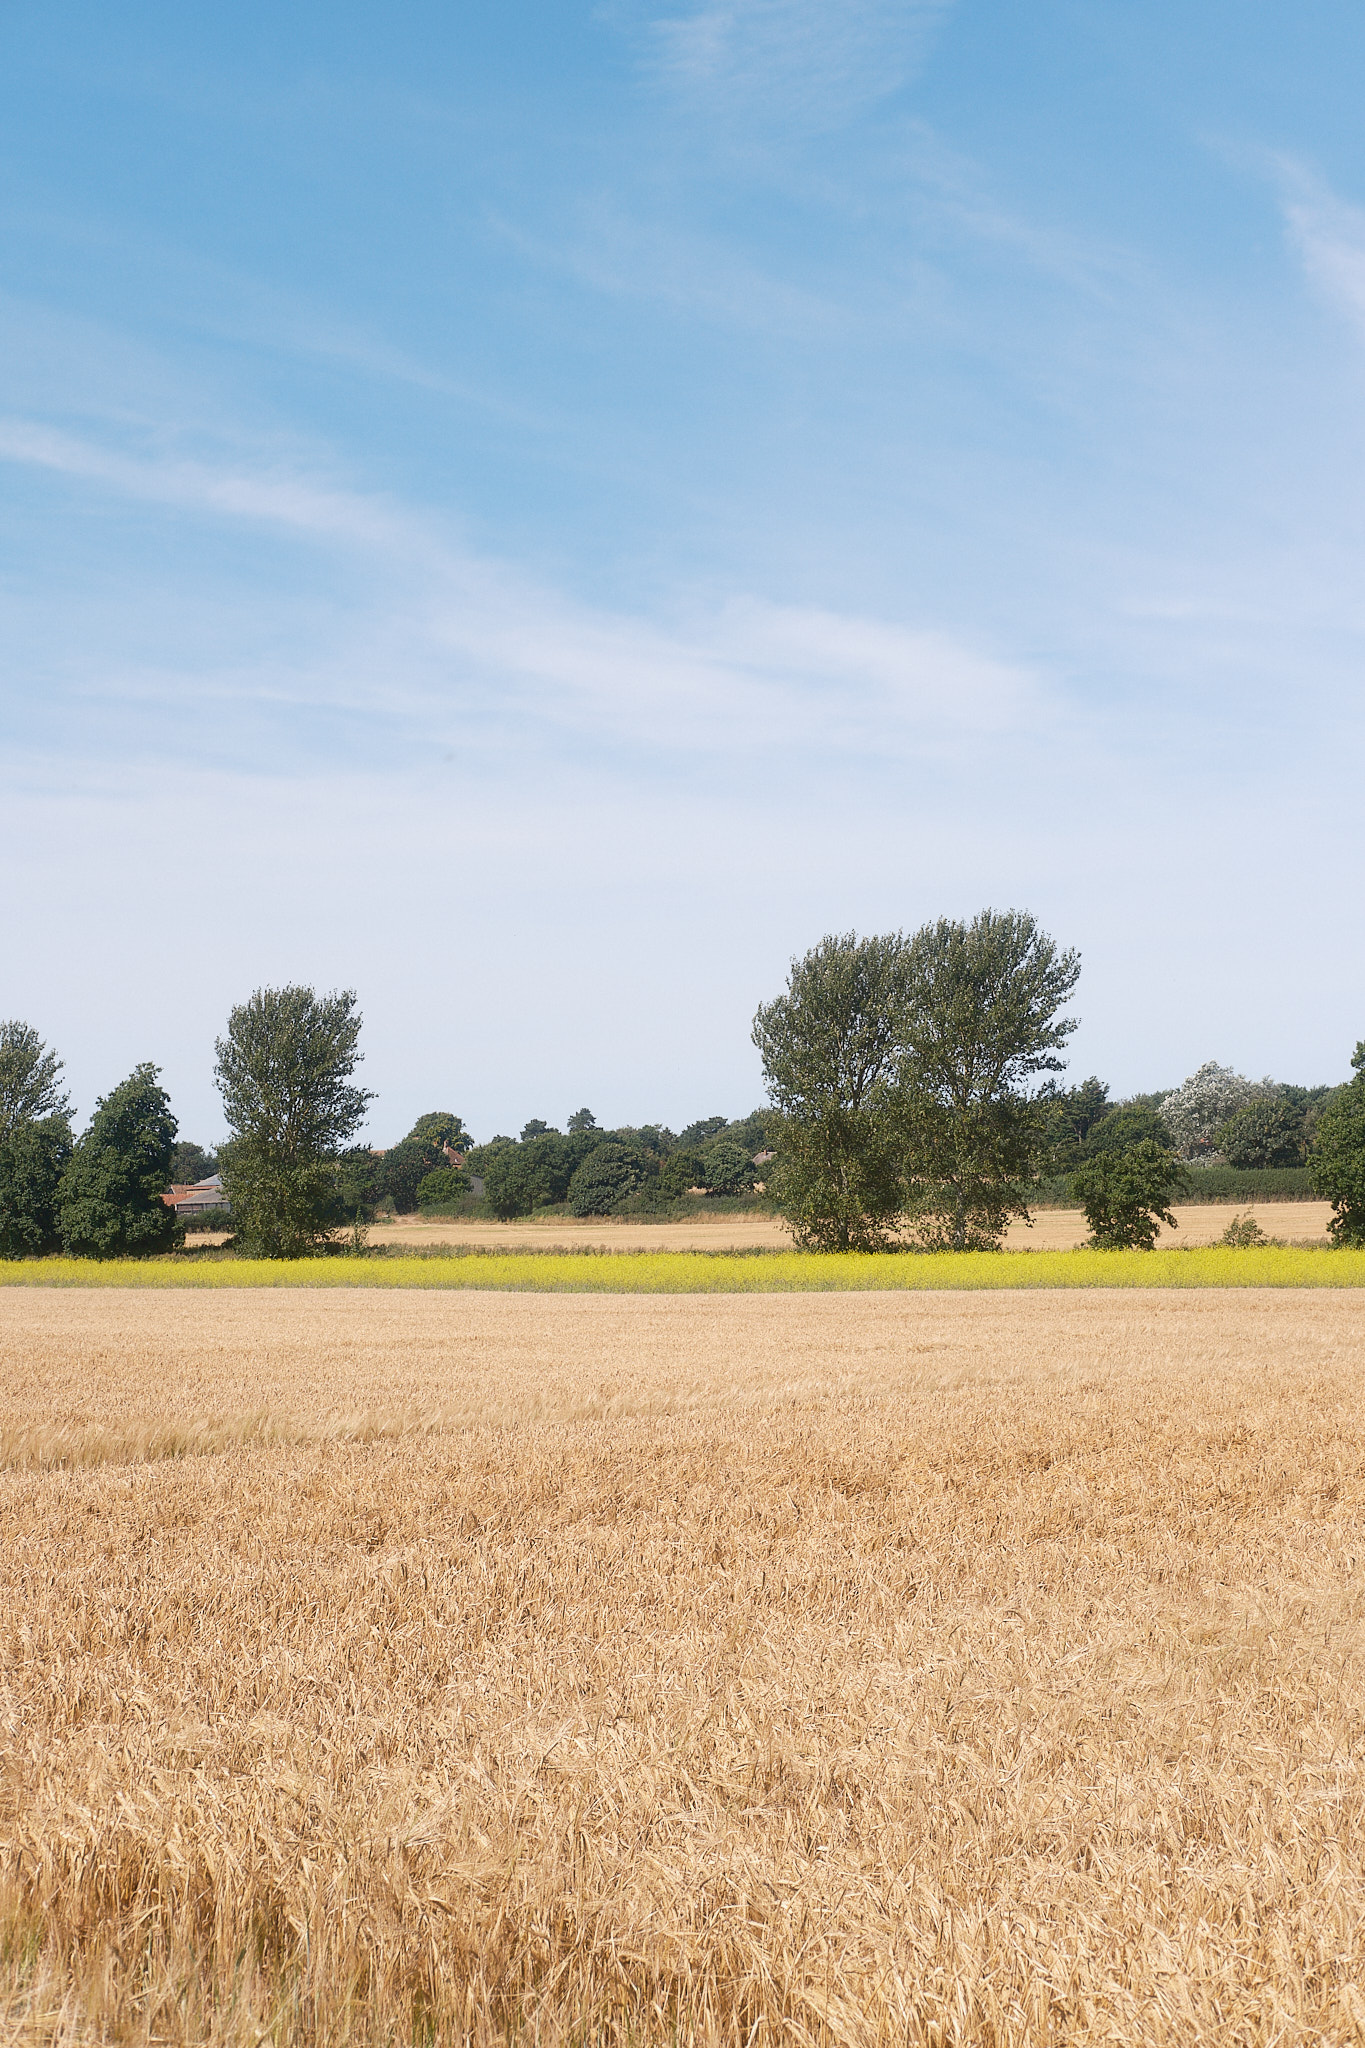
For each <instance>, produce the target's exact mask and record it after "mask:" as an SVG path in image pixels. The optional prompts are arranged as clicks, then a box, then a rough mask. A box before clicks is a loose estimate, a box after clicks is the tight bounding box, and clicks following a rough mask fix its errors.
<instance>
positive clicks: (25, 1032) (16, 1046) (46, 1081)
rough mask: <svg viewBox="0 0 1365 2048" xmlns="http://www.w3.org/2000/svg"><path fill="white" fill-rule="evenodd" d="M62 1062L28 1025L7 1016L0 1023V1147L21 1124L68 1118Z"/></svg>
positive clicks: (68, 1102)
mask: <svg viewBox="0 0 1365 2048" xmlns="http://www.w3.org/2000/svg"><path fill="white" fill-rule="evenodd" d="M61 1071H62V1063H61V1061H60V1060H59V1059H58V1057H57V1055H56V1053H55V1052H53V1051H52V1049H51V1048H50V1047H49V1046H46V1045H44V1043H43V1041H42V1039H41V1038H40V1037H39V1036H38V1034H37V1032H36V1031H35V1030H34V1029H33V1026H32V1025H31V1024H24V1023H21V1022H20V1020H19V1018H17V1017H11V1018H10V1020H9V1022H8V1023H4V1024H0V1144H3V1143H4V1141H5V1140H6V1139H7V1138H9V1137H11V1136H12V1135H13V1134H14V1132H15V1131H17V1130H18V1129H19V1127H20V1125H21V1124H34V1123H43V1122H45V1121H46V1120H47V1118H49V1117H54V1116H55V1117H62V1118H66V1117H69V1116H70V1114H71V1100H70V1097H69V1096H68V1095H66V1094H65V1093H64V1092H63V1089H62V1087H61V1084H60V1080H59V1076H60V1074H61Z"/></svg>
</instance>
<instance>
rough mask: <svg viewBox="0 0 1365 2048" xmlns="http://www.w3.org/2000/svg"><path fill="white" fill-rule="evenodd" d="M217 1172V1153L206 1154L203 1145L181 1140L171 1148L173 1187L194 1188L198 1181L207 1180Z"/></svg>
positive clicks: (171, 1181) (171, 1182)
mask: <svg viewBox="0 0 1365 2048" xmlns="http://www.w3.org/2000/svg"><path fill="white" fill-rule="evenodd" d="M217 1171H218V1154H217V1153H216V1152H206V1151H205V1150H204V1147H203V1146H202V1145H195V1144H192V1143H191V1141H190V1140H189V1139H188V1138H181V1139H180V1140H179V1141H178V1142H177V1143H176V1144H175V1145H174V1146H173V1147H172V1148H171V1178H170V1183H169V1184H170V1186H171V1187H193V1186H194V1184H195V1182H196V1181H200V1180H207V1179H208V1178H209V1176H210V1175H211V1174H215V1173H217Z"/></svg>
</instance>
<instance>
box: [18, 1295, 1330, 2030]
mask: <svg viewBox="0 0 1365 2048" xmlns="http://www.w3.org/2000/svg"><path fill="white" fill-rule="evenodd" d="M1363 1340H1365V1294H1362V1293H1360V1292H1340V1293H1338V1292H1334V1291H1330V1290H1319V1291H1311V1292H1289V1291H1284V1292H1273V1293H1272V1292H1258V1291H1256V1290H1247V1289H1243V1290H1239V1291H1237V1292H1235V1293H1225V1292H1219V1291H1216V1290H1209V1291H1202V1292H1201V1291H1183V1292H1141V1291H1128V1292H1125V1293H1121V1294H1110V1293H1097V1292H1067V1293H1046V1292H1034V1293H1023V1294H1012V1293H1003V1292H1000V1293H989V1294H946V1295H944V1294H938V1295H936V1294H925V1293H919V1294H913V1295H903V1294H860V1295H847V1294H841V1295H797V1296H790V1295H786V1296H773V1295H751V1296H729V1297H690V1296H681V1297H680V1296H628V1297H620V1296H581V1295H576V1296H556V1295H549V1296H547V1295H525V1294H521V1295H509V1294H501V1295H498V1294H478V1293H470V1292H461V1293H427V1292H423V1293H403V1292H396V1291H392V1292H379V1291H376V1292H364V1293H356V1292H341V1291H338V1292H335V1293H332V1292H327V1291H313V1292H309V1293H291V1292H287V1291H278V1292H272V1291H240V1292H213V1293H207V1292H206V1293H199V1294H188V1293H162V1292H156V1293H137V1292H131V1291H126V1290H124V1291H119V1292H116V1293H115V1292H109V1293H100V1292H97V1291H93V1290H91V1291H72V1292H61V1291H45V1290H29V1289H13V1290H7V1291H6V1292H4V1293H3V1294H0V1466H3V1470H0V1537H2V1538H3V1549H2V1551H0V1557H2V1559H3V1564H2V1567H0V1568H2V1569H3V1573H4V1599H3V1605H2V1606H0V1627H2V1628H3V1636H2V1637H0V1643H2V1645H3V1659H4V1665H3V1681H2V1690H0V1730H2V1731H3V1753H2V1755H0V1915H2V1917H3V1926H4V1933H3V1937H2V1938H0V1955H3V1968H2V1969H0V2033H3V2036H4V2038H5V2039H6V2041H12V2042H15V2043H22V2044H36V2043H39V2042H44V2043H46V2042H57V2041H63V2042H72V2043H75V2042H84V2041H94V2040H104V2039H108V2040H125V2039H126V2040H132V2041H147V2042H151V2041H156V2042H167V2043H181V2042H186V2043H188V2042H205V2043H207V2042H212V2043H223V2044H232V2048H246V2044H248V2043H250V2044H256V2043H258V2042H260V2041H261V2040H263V2039H269V2040H272V2041H278V2042H281V2043H284V2042H294V2041H310V2042H317V2043H328V2044H331V2043H337V2044H352V2043H354V2044H360V2043H365V2044H369V2043H378V2042H394V2043H406V2042H408V2041H414V2040H451V2041H462V2040H466V2039H467V2040H471V2041H475V2042H492V2041H501V2040H504V2039H512V2038H515V2039H517V2040H522V2041H526V2042H532V2041H538V2042H542V2043H545V2044H547V2048H549V2044H558V2043H569V2042H575V2043H578V2042H583V2043H586V2042H601V2043H618V2042H619V2043H622V2044H624V2043H625V2042H628V2041H629V2042H636V2043H640V2042H654V2041H669V2042H672V2041H687V2042H691V2041H696V2042H725V2043H734V2044H736V2048H758V2044H776V2043H778V2042H783V2043H786V2042H792V2043H801V2042H808V2041H809V2042H815V2041H838V2042H849V2043H864V2042H866V2043H873V2042H881V2041H886V2042H890V2041H893V2040H894V2041H898V2042H899V2041H908V2042H935V2043H948V2042H962V2043H966V2042H990V2043H1006V2042H1020V2043H1023V2042H1030V2043H1032V2042H1039V2043H1041V2042H1045V2041H1051V2042H1059V2041H1063V2040H1065V2041H1074V2042H1087V2043H1088V2042H1100V2041H1104V2042H1112V2043H1119V2042H1122V2043H1131V2042H1147V2041H1151V2042H1157V2041H1162V2042H1168V2043H1187V2042H1189V2043H1193V2042H1213V2041H1217V2042H1219V2043H1222V2042H1232V2043H1247V2044H1251V2043H1265V2044H1267V2048H1268V2044H1270V2043H1271V2042H1275V2043H1307V2042H1310V2041H1311V2042H1315V2043H1317V2042H1324V2041H1328V2042H1337V2041H1353V2040H1358V2039H1361V2038H1362V2037H1365V1997H1363V1996H1362V1994H1361V1992H1360V1990H1359V1989H1358V1987H1359V1985H1360V1984H1361V1983H1362V1982H1365V1838H1363V1837H1362V1819H1365V1813H1363V1811H1362V1770H1363V1769H1365V1668H1363V1667H1362V1650H1363V1649H1365V1632H1363V1631H1362V1609H1363V1608H1365V1577H1363V1576H1362V1565H1363V1564H1365V1413H1363V1412H1362V1402H1361V1392H1360V1367H1361V1361H1362V1353H1363V1350H1365V1344H1363Z"/></svg>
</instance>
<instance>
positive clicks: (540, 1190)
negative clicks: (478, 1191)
mask: <svg viewBox="0 0 1365 2048" xmlns="http://www.w3.org/2000/svg"><path fill="white" fill-rule="evenodd" d="M535 1143H536V1140H534V1139H533V1140H532V1141H531V1146H533V1145H534V1144H535ZM531 1146H526V1145H500V1146H499V1147H498V1149H497V1151H496V1152H495V1153H494V1154H493V1156H492V1158H491V1159H490V1160H489V1161H488V1163H487V1165H486V1166H485V1167H484V1172H483V1198H484V1200H485V1201H486V1202H487V1204H488V1206H489V1208H490V1209H491V1210H492V1211H493V1214H494V1215H495V1216H496V1217H497V1218H498V1219H499V1221H500V1222H503V1223H510V1222H511V1221H512V1219H513V1218H514V1217H516V1216H529V1215H530V1214H531V1212H532V1210H533V1209H534V1208H535V1207H536V1205H537V1202H538V1201H539V1202H544V1201H545V1200H546V1199H547V1198H548V1197H547V1194H546V1181H545V1173H544V1167H543V1163H542V1162H541V1161H540V1160H538V1159H537V1158H536V1157H535V1155H534V1152H533V1151H532V1149H531Z"/></svg>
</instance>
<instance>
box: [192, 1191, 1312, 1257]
mask: <svg viewBox="0 0 1365 2048" xmlns="http://www.w3.org/2000/svg"><path fill="white" fill-rule="evenodd" d="M1171 1214H1172V1215H1173V1216H1174V1217H1175V1219H1176V1228H1175V1229H1174V1230H1171V1229H1169V1228H1168V1227H1167V1226H1165V1225H1163V1226H1162V1228H1161V1230H1160V1232H1159V1233H1158V1241H1159V1243H1161V1244H1162V1245H1207V1244H1216V1243H1217V1241H1218V1239H1219V1238H1220V1237H1221V1236H1222V1234H1223V1232H1224V1231H1225V1230H1226V1229H1227V1227H1228V1223H1229V1221H1230V1220H1231V1218H1232V1217H1233V1216H1234V1215H1248V1216H1254V1217H1255V1219H1256V1221H1257V1222H1258V1223H1259V1224H1260V1226H1261V1228H1262V1230H1263V1231H1264V1232H1265V1233H1266V1235H1267V1237H1280V1238H1283V1239H1284V1240H1285V1241H1286V1243H1289V1244H1316V1243H1319V1242H1321V1241H1322V1240H1323V1239H1324V1238H1325V1237H1326V1235H1327V1226H1328V1224H1329V1223H1330V1222H1331V1220H1332V1205H1331V1203H1330V1202H1245V1203H1242V1204H1240V1205H1239V1204H1231V1203H1224V1202H1189V1203H1181V1204H1179V1205H1178V1206H1177V1207H1176V1208H1174V1209H1173V1210H1172V1211H1171ZM1088 1235H1089V1225H1088V1224H1087V1223H1086V1220H1085V1217H1084V1215H1083V1214H1082V1213H1081V1211H1080V1210H1079V1209H1035V1210H1034V1212H1033V1216H1032V1220H1031V1222H1029V1223H1018V1222H1016V1223H1012V1224H1011V1225H1010V1227H1009V1229H1008V1230H1007V1231H1006V1233H1005V1242H1006V1244H1007V1245H1008V1246H1009V1248H1010V1249H1011V1250H1012V1251H1068V1250H1069V1249H1070V1248H1071V1246H1072V1245H1078V1244H1083V1243H1084V1242H1085V1240H1086V1238H1087V1237H1088ZM369 1236H370V1241H371V1242H372V1243H374V1244H386V1245H394V1246H399V1247H404V1246H405V1247H409V1248H411V1249H414V1250H416V1249H420V1248H421V1247H422V1246H423V1245H437V1244H459V1245H478V1246H485V1247H494V1248H496V1249H497V1250H499V1251H505V1250H524V1251H544V1250H548V1249H550V1248H551V1247H553V1246H556V1245H561V1244H563V1245H572V1246H574V1247H576V1248H581V1247H583V1246H585V1245H590V1246H592V1247H593V1248H594V1249H597V1250H601V1251H716V1252H722V1251H737V1250H748V1249H749V1248H750V1247H753V1246H758V1247H761V1248H762V1249H765V1250H772V1251H777V1250H781V1249H782V1248H783V1247H785V1246H788V1245H790V1243H791V1234H790V1232H789V1231H788V1229H787V1227H786V1225H785V1224H784V1223H783V1221H782V1219H781V1217H780V1216H773V1215H770V1214H768V1213H767V1212H765V1211H761V1210H749V1211H747V1212H741V1213H740V1214H738V1215H732V1216H695V1217H691V1218H688V1219H687V1220H686V1221H683V1222H671V1223H649V1222H638V1221H636V1220H634V1219H627V1218H624V1217H617V1216H612V1217H601V1218H596V1217H594V1218H585V1217H578V1216H551V1217H548V1218H545V1217H541V1218H527V1219H526V1220H524V1221H522V1222H519V1223H489V1222H485V1221H483V1220H482V1219H481V1218H477V1217H467V1216H434V1217H425V1216H404V1217H400V1218H398V1219H396V1220H392V1221H386V1222H383V1223H379V1224H376V1225H375V1226H374V1228H373V1229H372V1230H371V1231H370V1233H369ZM212 1241H213V1242H215V1243H221V1242H222V1236H221V1234H219V1235H218V1236H216V1237H214V1238H213V1239H212Z"/></svg>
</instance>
